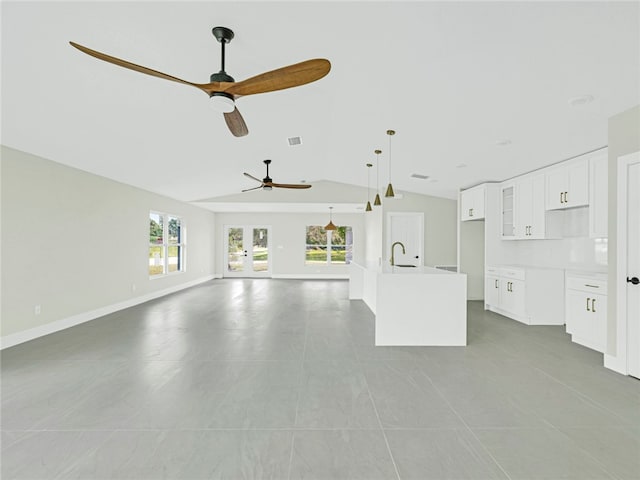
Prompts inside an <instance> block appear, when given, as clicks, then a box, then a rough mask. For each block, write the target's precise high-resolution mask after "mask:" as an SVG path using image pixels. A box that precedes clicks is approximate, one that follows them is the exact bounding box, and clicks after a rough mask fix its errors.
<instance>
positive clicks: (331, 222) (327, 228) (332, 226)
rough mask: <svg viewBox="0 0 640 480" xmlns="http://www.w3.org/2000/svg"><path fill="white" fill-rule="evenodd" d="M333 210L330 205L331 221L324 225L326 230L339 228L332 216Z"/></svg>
mask: <svg viewBox="0 0 640 480" xmlns="http://www.w3.org/2000/svg"><path fill="white" fill-rule="evenodd" d="M331 210H333V207H329V223H327V224H326V225H325V227H324V229H325V230H337V229H338V227H336V226H335V225H334V224H333V219H332V218H331Z"/></svg>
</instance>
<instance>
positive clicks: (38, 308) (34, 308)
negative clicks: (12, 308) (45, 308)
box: [33, 305, 42, 315]
mask: <svg viewBox="0 0 640 480" xmlns="http://www.w3.org/2000/svg"><path fill="white" fill-rule="evenodd" d="M41 311H42V310H41V308H40V305H36V306H35V307H33V313H35V314H36V315H40V312H41Z"/></svg>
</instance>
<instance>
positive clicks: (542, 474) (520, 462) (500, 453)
mask: <svg viewBox="0 0 640 480" xmlns="http://www.w3.org/2000/svg"><path fill="white" fill-rule="evenodd" d="M473 432H474V433H475V435H476V436H477V437H478V439H479V440H480V442H481V443H482V444H483V445H484V446H485V447H486V448H487V450H488V451H489V453H491V455H492V456H493V457H494V458H495V460H496V461H497V462H498V464H499V465H500V466H501V467H502V468H503V469H504V471H505V472H506V473H507V475H508V476H509V478H511V479H512V480H518V479H523V480H524V479H527V480H535V479H556V478H564V479H576V480H587V479H598V480H602V479H608V478H613V477H612V476H611V475H610V474H609V473H608V472H606V471H605V470H604V469H603V468H602V467H601V465H600V464H599V463H598V462H596V461H595V460H594V459H592V457H591V456H590V455H588V454H587V453H585V452H584V451H583V450H581V449H579V448H577V447H576V446H575V445H574V444H573V443H572V442H568V441H567V437H566V436H565V435H563V434H562V433H561V432H559V431H558V430H556V429H553V428H530V429H515V428H510V429H473Z"/></svg>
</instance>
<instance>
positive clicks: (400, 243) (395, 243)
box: [391, 242, 406, 266]
mask: <svg viewBox="0 0 640 480" xmlns="http://www.w3.org/2000/svg"><path fill="white" fill-rule="evenodd" d="M396 245H400V246H401V247H402V253H406V252H405V250H404V245H403V244H402V242H394V243H393V245H391V266H394V265H395V264H396V263H395V260H394V257H393V249H394V247H395V246H396Z"/></svg>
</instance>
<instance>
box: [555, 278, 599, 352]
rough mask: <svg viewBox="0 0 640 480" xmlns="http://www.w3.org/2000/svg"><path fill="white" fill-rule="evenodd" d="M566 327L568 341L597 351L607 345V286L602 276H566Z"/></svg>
mask: <svg viewBox="0 0 640 480" xmlns="http://www.w3.org/2000/svg"><path fill="white" fill-rule="evenodd" d="M565 283H566V292H565V297H566V300H565V304H566V314H565V317H566V328H567V333H569V334H571V340H572V341H574V342H576V343H579V344H580V345H584V346H585V347H589V348H592V349H593V350H597V351H598V352H603V353H604V351H605V350H606V346H607V283H606V278H605V277H604V276H603V275H586V274H583V275H576V274H571V273H567V276H566V281H565Z"/></svg>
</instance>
